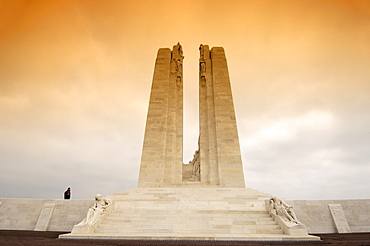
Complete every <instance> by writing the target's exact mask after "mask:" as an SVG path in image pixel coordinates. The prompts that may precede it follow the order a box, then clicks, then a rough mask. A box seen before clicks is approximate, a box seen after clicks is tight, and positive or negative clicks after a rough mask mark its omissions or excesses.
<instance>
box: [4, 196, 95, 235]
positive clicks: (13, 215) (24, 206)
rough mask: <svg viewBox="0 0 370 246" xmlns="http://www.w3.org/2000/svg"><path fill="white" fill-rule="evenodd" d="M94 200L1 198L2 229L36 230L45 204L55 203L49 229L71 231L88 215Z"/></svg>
mask: <svg viewBox="0 0 370 246" xmlns="http://www.w3.org/2000/svg"><path fill="white" fill-rule="evenodd" d="M93 203H94V201H93V200H62V199H55V200H52V199H21V198H0V204H1V205H0V229H1V230H35V229H37V228H36V225H37V223H38V222H40V221H39V218H40V220H41V219H42V216H40V215H41V212H42V210H43V208H44V206H45V205H49V204H55V205H54V209H53V211H52V214H51V216H50V220H48V221H46V222H45V221H43V222H45V223H47V224H48V226H47V228H46V230H47V231H71V230H72V228H73V226H74V225H75V224H77V223H79V222H80V221H81V220H83V219H84V218H85V217H86V213H87V211H88V208H89V207H91V206H92V205H93Z"/></svg>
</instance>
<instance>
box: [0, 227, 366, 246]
mask: <svg viewBox="0 0 370 246" xmlns="http://www.w3.org/2000/svg"><path fill="white" fill-rule="evenodd" d="M62 233H66V232H35V231H9V230H0V245H27V246H28V245H30V246H36V245H37V246H42V245H55V246H60V245H68V246H74V245H76V246H81V245H94V246H95V245H126V246H149V245H150V246H159V245H165V246H167V245H174V246H198V245H199V246H221V245H227V246H242V245H243V246H262V245H263V246H266V245H267V246H269V245H275V246H277V245H341V246H343V245H351V246H360V245H361V246H370V233H349V234H317V236H320V237H321V239H322V241H320V242H220V241H135V240H70V239H68V240H67V239H58V235H59V234H62Z"/></svg>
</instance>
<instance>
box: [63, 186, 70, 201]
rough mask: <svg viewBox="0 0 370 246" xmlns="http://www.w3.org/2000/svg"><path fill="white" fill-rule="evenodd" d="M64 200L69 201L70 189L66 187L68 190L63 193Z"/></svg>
mask: <svg viewBox="0 0 370 246" xmlns="http://www.w3.org/2000/svg"><path fill="white" fill-rule="evenodd" d="M64 199H71V188H70V187H68V189H67V190H66V191H65V192H64Z"/></svg>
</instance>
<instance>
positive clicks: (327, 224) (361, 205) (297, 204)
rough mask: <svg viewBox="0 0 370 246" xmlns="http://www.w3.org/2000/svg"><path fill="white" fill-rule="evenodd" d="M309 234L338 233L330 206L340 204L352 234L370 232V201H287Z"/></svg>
mask: <svg viewBox="0 0 370 246" xmlns="http://www.w3.org/2000/svg"><path fill="white" fill-rule="evenodd" d="M286 203H288V204H289V205H290V206H292V207H293V209H294V211H295V213H296V214H297V217H298V219H299V220H300V221H301V222H302V223H303V224H304V225H306V227H307V230H308V232H309V233H337V232H338V230H337V228H336V226H335V223H334V220H333V217H332V215H331V213H330V209H329V204H340V205H341V206H342V208H343V212H344V215H345V218H346V219H347V222H348V225H349V227H350V230H351V232H370V199H361V200H286Z"/></svg>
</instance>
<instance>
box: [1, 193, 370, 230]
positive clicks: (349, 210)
mask: <svg viewBox="0 0 370 246" xmlns="http://www.w3.org/2000/svg"><path fill="white" fill-rule="evenodd" d="M93 202H94V201H93V200H61V199H57V200H51V199H20V198H0V229H1V230H34V229H35V228H36V225H37V223H38V221H39V218H40V217H41V216H40V215H41V212H42V210H43V208H44V206H45V204H55V206H54V210H53V212H52V215H51V218H50V221H49V225H48V227H47V230H48V231H71V230H72V228H73V226H74V225H75V224H77V223H79V222H80V221H82V220H83V219H84V218H85V216H86V213H87V211H88V208H89V207H90V206H92V204H93ZM286 202H287V203H288V204H289V205H291V206H292V207H293V208H294V211H295V212H296V214H297V217H298V219H299V220H300V221H301V222H302V223H303V224H305V225H306V227H307V230H308V232H309V233H311V234H313V233H336V232H337V229H336V226H335V224H334V221H333V218H332V215H331V213H330V209H329V204H340V205H341V206H342V208H343V212H344V215H345V217H346V219H347V222H348V225H349V227H350V229H351V232H370V199H362V200H286Z"/></svg>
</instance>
